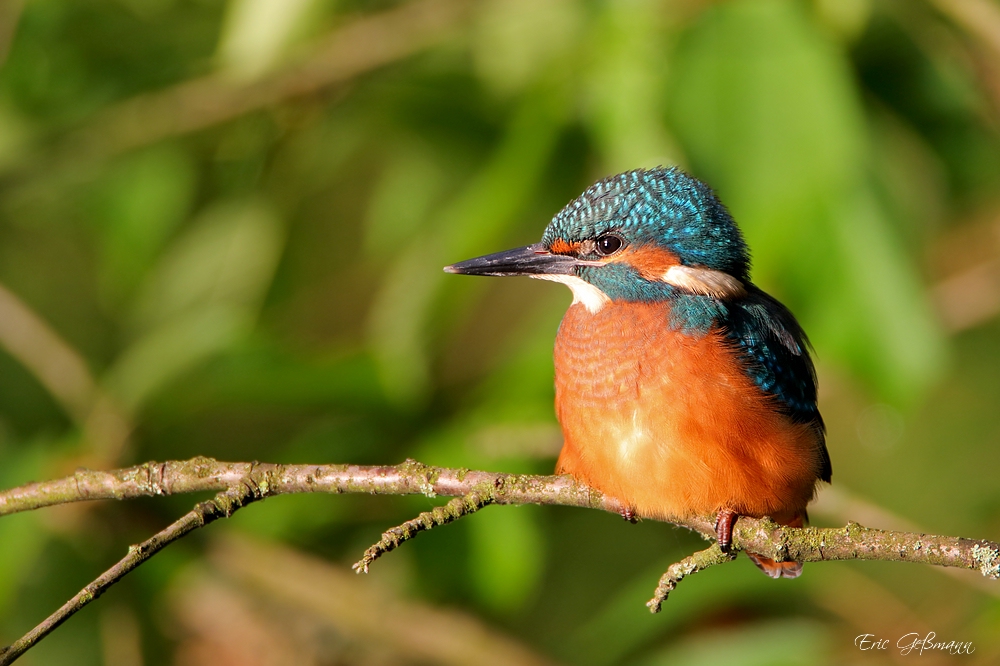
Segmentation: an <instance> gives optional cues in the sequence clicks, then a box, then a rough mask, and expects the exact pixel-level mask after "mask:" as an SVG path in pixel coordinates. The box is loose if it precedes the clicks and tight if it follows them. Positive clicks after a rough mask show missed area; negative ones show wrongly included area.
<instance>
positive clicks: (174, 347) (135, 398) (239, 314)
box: [104, 304, 252, 412]
mask: <svg viewBox="0 0 1000 666" xmlns="http://www.w3.org/2000/svg"><path fill="white" fill-rule="evenodd" d="M251 323H252V319H251V312H250V311H249V310H248V309H247V308H245V307H238V306H233V305H225V304H219V305H209V306H206V307H204V308H202V309H200V310H196V311H194V312H191V313H188V314H185V315H178V316H175V317H173V318H171V319H170V320H169V321H167V322H165V323H164V324H163V325H161V326H158V327H156V328H154V329H152V330H151V331H150V332H149V333H147V334H146V335H144V336H142V337H141V338H139V339H138V340H137V341H136V342H135V343H133V344H132V345H131V346H130V347H129V348H128V349H126V350H125V351H124V352H123V353H122V354H121V356H120V357H119V358H118V360H117V361H116V362H115V364H114V365H113V366H112V367H111V368H110V369H109V370H108V372H107V374H106V375H105V378H104V384H105V388H106V389H107V390H108V391H110V392H111V393H112V395H114V396H116V397H117V398H118V400H119V401H120V402H121V403H122V405H123V406H124V407H125V408H126V409H127V410H128V411H130V412H134V411H136V410H138V409H139V408H140V407H141V406H142V405H143V404H144V403H145V402H146V401H147V400H149V398H151V397H152V396H153V395H154V394H156V392H157V391H159V390H160V389H162V388H163V387H165V386H166V385H167V384H169V383H170V382H172V381H173V380H175V379H177V378H178V377H180V376H182V375H184V374H185V373H186V372H188V371H190V370H191V369H192V368H194V367H196V366H197V365H198V364H199V363H201V362H202V361H204V360H205V359H207V358H210V357H212V356H214V355H216V354H218V353H220V352H222V351H224V350H225V349H227V348H228V347H229V346H230V345H232V344H233V343H234V342H236V341H237V340H238V339H239V338H240V337H241V336H243V335H245V334H246V333H247V332H248V331H249V328H250V324H251Z"/></svg>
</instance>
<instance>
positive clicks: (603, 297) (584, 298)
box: [530, 274, 611, 314]
mask: <svg viewBox="0 0 1000 666" xmlns="http://www.w3.org/2000/svg"><path fill="white" fill-rule="evenodd" d="M530 277H533V278H535V279H536V280H549V281H550V282H561V283H563V284H564V285H566V286H567V287H569V288H570V290H571V291H572V292H573V303H583V307H585V308H587V312H589V313H590V314H594V313H597V312H600V311H601V308H603V307H604V306H605V305H607V304H608V303H610V302H611V299H610V298H608V295H607V294H605V293H604V292H603V291H601V290H600V289H598V288H597V287H595V286H594V285H592V284H590V283H589V282H587V281H585V280H581V279H580V278H578V277H576V276H575V275H551V274H539V275H531V276H530Z"/></svg>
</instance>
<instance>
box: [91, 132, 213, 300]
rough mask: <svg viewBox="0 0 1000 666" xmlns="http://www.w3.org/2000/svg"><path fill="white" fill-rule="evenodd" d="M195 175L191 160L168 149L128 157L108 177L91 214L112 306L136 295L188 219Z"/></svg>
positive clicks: (102, 277)
mask: <svg viewBox="0 0 1000 666" xmlns="http://www.w3.org/2000/svg"><path fill="white" fill-rule="evenodd" d="M196 175H197V174H196V173H195V170H194V166H193V165H192V164H191V160H190V158H189V156H188V155H187V154H186V153H184V152H183V151H181V150H179V149H178V148H176V147H175V146H170V145H166V146H160V147H157V148H153V149H151V150H147V151H144V152H141V153H138V154H136V155H131V156H129V157H126V158H125V159H123V160H121V161H120V162H118V163H117V164H115V165H114V166H113V167H112V169H111V170H110V171H109V173H108V174H107V175H106V176H105V177H104V179H103V180H102V182H101V184H100V186H99V188H98V191H97V194H96V196H95V197H94V198H95V205H94V207H93V208H94V217H95V218H96V220H95V222H96V224H97V225H98V227H99V231H100V241H101V254H102V256H101V263H100V265H101V269H102V272H103V274H102V276H101V288H102V291H103V292H104V294H105V295H106V297H110V300H112V301H117V300H119V299H120V298H121V297H122V296H124V295H127V294H129V293H130V292H131V291H132V290H134V289H135V286H136V285H137V284H138V283H139V282H140V281H141V280H142V278H143V277H145V274H146V271H147V270H149V267H150V265H151V264H152V263H153V261H154V260H155V259H156V257H157V255H158V254H159V252H160V250H161V249H162V248H163V246H164V244H165V243H166V242H167V240H168V239H169V237H170V235H171V234H172V233H173V232H174V230H175V229H176V228H177V227H178V226H179V225H180V223H181V222H182V221H183V220H184V218H185V217H186V216H187V214H188V209H189V208H190V206H191V201H192V198H193V196H194V189H195V177H196ZM122 292H124V293H122Z"/></svg>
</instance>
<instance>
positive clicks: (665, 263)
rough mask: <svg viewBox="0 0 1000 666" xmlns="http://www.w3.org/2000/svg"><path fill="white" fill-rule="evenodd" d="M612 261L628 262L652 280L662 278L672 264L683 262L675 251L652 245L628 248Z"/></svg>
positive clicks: (643, 275)
mask: <svg viewBox="0 0 1000 666" xmlns="http://www.w3.org/2000/svg"><path fill="white" fill-rule="evenodd" d="M612 261H618V262H622V263H625V264H628V265H629V266H631V267H633V268H634V269H636V270H637V271H639V275H641V276H642V277H644V278H645V279H647V280H650V281H660V280H662V279H663V274H664V273H666V272H667V270H668V269H669V268H670V267H671V266H677V265H679V264H680V263H681V262H680V260H679V259H678V258H677V255H676V254H674V253H673V252H668V251H667V250H663V249H661V248H658V247H653V246H650V245H647V246H645V247H640V248H636V249H631V248H629V249H626V250H625V251H624V252H622V253H621V254H620V255H619V256H617V257H615V258H614V259H612Z"/></svg>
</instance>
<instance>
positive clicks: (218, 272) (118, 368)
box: [106, 202, 282, 409]
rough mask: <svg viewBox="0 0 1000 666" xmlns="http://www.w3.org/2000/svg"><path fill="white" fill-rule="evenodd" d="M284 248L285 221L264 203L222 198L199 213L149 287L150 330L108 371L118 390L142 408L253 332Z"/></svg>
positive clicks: (143, 319) (145, 319)
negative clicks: (282, 224) (223, 201)
mask: <svg viewBox="0 0 1000 666" xmlns="http://www.w3.org/2000/svg"><path fill="white" fill-rule="evenodd" d="M281 246H282V235H281V230H280V227H279V222H278V220H277V218H276V217H275V215H274V213H273V212H271V211H270V210H269V209H268V208H267V207H265V206H264V205H262V204H260V203H256V202H240V203H237V202H231V203H226V204H219V205H217V206H215V207H214V208H212V209H210V210H209V211H208V212H206V213H205V214H203V215H202V216H201V217H199V219H198V220H197V221H196V224H195V226H194V227H193V228H192V229H191V230H190V231H188V232H187V233H186V234H185V235H183V236H182V237H180V238H178V239H177V241H176V242H175V243H174V244H173V246H172V247H171V248H170V250H169V251H168V252H167V254H166V255H165V256H164V258H163V259H162V261H161V262H160V265H159V266H157V267H156V269H155V270H154V271H153V273H152V275H151V276H150V279H149V281H148V283H147V284H146V285H145V288H144V289H143V292H142V294H141V297H140V300H139V304H138V308H137V311H138V314H137V320H138V322H139V323H140V326H141V330H144V331H146V332H145V334H144V335H142V336H141V337H140V338H138V339H137V340H136V342H134V343H133V344H132V345H131V346H130V347H129V348H128V349H126V350H125V351H124V352H123V353H122V355H121V357H120V358H119V360H118V361H117V362H116V363H115V365H114V366H113V367H112V368H111V369H110V370H109V371H108V375H107V378H106V383H107V386H108V388H109V389H110V390H111V391H112V392H113V394H114V395H116V396H118V398H119V399H120V400H121V401H122V402H123V404H124V405H125V406H126V407H128V408H130V409H136V408H138V407H139V406H140V405H142V404H143V403H144V402H145V401H146V400H147V399H148V398H149V397H150V396H152V395H153V394H154V393H156V392H157V391H158V390H159V389H160V388H162V387H163V386H165V385H166V384H168V383H169V382H170V381H172V380H173V379H175V378H176V377H179V376H180V375H182V374H183V373H185V372H187V371H189V370H190V369H191V368H193V367H195V366H196V365H197V364H198V363H200V362H201V361H203V360H205V359H207V358H209V357H211V356H213V355H215V354H218V353H219V352H221V351H223V350H225V349H226V348H228V347H229V346H231V345H232V344H233V343H234V342H236V341H237V340H238V339H239V338H240V337H242V336H243V335H245V334H246V333H247V332H249V330H250V326H251V324H252V323H253V320H254V318H255V316H256V313H257V308H258V307H259V305H260V302H261V301H262V299H263V297H264V293H265V290H266V289H267V287H268V286H269V285H270V283H271V278H272V276H273V273H274V269H275V266H276V265H277V261H278V258H279V256H280V253H281Z"/></svg>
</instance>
